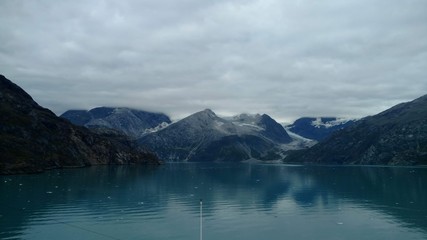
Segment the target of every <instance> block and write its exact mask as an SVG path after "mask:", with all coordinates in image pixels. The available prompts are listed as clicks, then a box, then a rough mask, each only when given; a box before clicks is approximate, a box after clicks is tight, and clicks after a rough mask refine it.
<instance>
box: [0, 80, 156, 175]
mask: <svg viewBox="0 0 427 240" xmlns="http://www.w3.org/2000/svg"><path fill="white" fill-rule="evenodd" d="M136 163H141V164H159V163H160V162H159V160H158V159H157V157H156V156H155V155H154V154H152V153H150V152H148V151H147V150H144V149H142V148H139V147H138V146H137V145H136V144H135V143H134V142H132V141H130V140H128V139H127V138H123V136H115V135H114V136H112V135H110V136H107V135H102V134H95V133H92V132H90V131H89V130H88V129H86V128H83V127H79V126H75V125H73V124H71V123H70V122H69V121H67V120H65V119H62V118H59V117H57V116H56V115H55V114H54V113H53V112H52V111H50V110H49V109H46V108H43V107H41V106H40V105H39V104H38V103H37V102H35V101H34V100H33V98H32V97H31V96H30V95H29V94H28V93H26V92H25V91H24V90H23V89H22V88H20V87H19V86H18V85H16V84H15V83H13V82H12V81H10V80H9V79H7V78H6V77H5V76H3V75H0V174H17V173H32V172H41V171H44V170H46V169H52V168H63V167H84V166H91V165H99V164H136Z"/></svg>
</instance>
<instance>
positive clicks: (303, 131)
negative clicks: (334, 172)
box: [285, 117, 356, 141]
mask: <svg viewBox="0 0 427 240" xmlns="http://www.w3.org/2000/svg"><path fill="white" fill-rule="evenodd" d="M355 122H356V120H355V119H343V118H336V117H303V118H299V119H297V120H296V121H295V122H294V123H293V124H291V125H287V126H285V128H286V130H288V131H290V132H293V133H295V134H297V135H300V136H302V137H304V138H308V139H312V140H316V141H320V140H323V139H325V138H326V137H328V136H329V135H331V134H332V133H333V132H335V131H337V130H340V129H343V128H345V127H348V126H351V125H352V124H354V123H355Z"/></svg>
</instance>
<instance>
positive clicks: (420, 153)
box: [285, 95, 427, 165]
mask: <svg viewBox="0 0 427 240" xmlns="http://www.w3.org/2000/svg"><path fill="white" fill-rule="evenodd" d="M285 161H286V162H302V163H320V164H324V163H325V164H326V163H328V164H329V163H332V164H381V165H415V164H423V165H425V164H427V95H425V96H423V97H420V98H418V99H415V100H414V101H411V102H407V103H401V104H399V105H396V106H394V107H392V108H390V109H388V110H386V111H384V112H381V113H379V114H377V115H375V116H371V117H366V118H363V119H361V120H359V121H357V122H356V123H354V124H353V125H352V126H349V127H347V128H344V129H342V130H339V131H337V132H335V133H334V134H332V135H331V136H330V137H329V138H327V139H326V140H324V141H322V142H320V143H318V144H316V145H315V146H313V147H312V148H310V149H307V150H302V151H296V152H294V153H292V154H290V155H289V156H288V157H286V158H285Z"/></svg>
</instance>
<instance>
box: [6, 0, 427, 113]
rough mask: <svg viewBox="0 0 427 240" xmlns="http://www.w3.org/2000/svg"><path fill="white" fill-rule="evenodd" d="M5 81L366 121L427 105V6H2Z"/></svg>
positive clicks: (80, 2) (162, 104) (39, 94)
mask: <svg viewBox="0 0 427 240" xmlns="http://www.w3.org/2000/svg"><path fill="white" fill-rule="evenodd" d="M0 32H1V34H0V43H1V44H0V70H1V73H2V74H4V75H5V76H6V77H8V78H10V79H11V80H13V81H15V82H16V83H18V84H19V85H21V86H22V87H24V88H25V89H26V90H27V91H28V92H29V93H30V94H32V95H33V97H34V98H35V100H36V101H38V102H39V103H40V104H41V105H43V106H46V107H48V108H50V109H52V110H54V111H55V112H56V113H58V114H60V113H62V112H63V111H65V110H68V109H76V108H77V109H89V108H92V107H96V106H128V107H134V108H139V109H146V110H152V111H161V112H165V113H168V114H170V115H171V116H172V117H174V118H181V117H184V116H186V115H189V114H191V113H193V112H196V111H199V110H202V109H204V108H212V109H213V110H214V111H216V112H217V113H220V114H225V115H229V114H237V113H241V112H249V113H257V112H259V113H267V114H270V115H271V116H273V117H275V118H277V119H280V120H282V121H290V120H293V119H295V118H297V117H300V116H320V115H322V116H344V117H363V116H365V115H370V114H375V113H377V112H379V111H381V110H384V109H386V108H388V107H391V106H392V105H394V104H396V103H398V102H402V101H408V100H411V99H413V98H416V97H418V96H421V95H424V94H426V93H427V71H426V70H425V69H427V41H426V39H427V1H425V0H410V1H401V0H373V1H371V0H370V1H368V0H350V1H340V0H326V1H304V0H286V1H282V0H258V1H255V0H249V1H243V0H229V1H225V0H217V1H206V0H182V1H175V0H164V1H155V0H144V1H139V0H124V1H107V0H104V1H102V0H91V1H87V0H73V1H50V0H34V1H24V0H2V1H0Z"/></svg>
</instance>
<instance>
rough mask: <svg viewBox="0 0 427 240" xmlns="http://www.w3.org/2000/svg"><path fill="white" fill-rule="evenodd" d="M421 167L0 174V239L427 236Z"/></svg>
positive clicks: (202, 167)
mask: <svg viewBox="0 0 427 240" xmlns="http://www.w3.org/2000/svg"><path fill="white" fill-rule="evenodd" d="M426 183H427V168H394V167H393V168H391V167H320V166H316V167H314V166H312V167H307V166H284V165H250V164H166V165H164V166H161V167H158V168H144V167H136V166H122V167H92V168H84V169H69V170H54V171H49V172H46V173H44V174H38V175H22V176H0V239H43V240H45V239H61V240H67V239H79V240H84V239H97V240H98V239H99V240H104V239H176V240H178V239H179V240H181V239H182V240H184V239H185V240H191V239H194V240H197V239H199V199H200V198H203V207H204V208H203V213H204V220H203V227H204V229H203V232H204V236H203V237H204V238H203V239H204V240H209V239H212V240H213V239H235V240H238V239H242V240H243V239H244V240H252V239H253V240H255V239H256V240H258V239H269V240H275V239H278V240H279V239H280V240H282V239H303V240H304V239H316V240H317V239H328V240H333V239H357V240H363V239H369V240H372V239H387V240H390V239H399V240H401V239H405V240H409V239H427V191H426V189H427V188H426Z"/></svg>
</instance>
